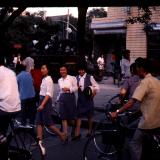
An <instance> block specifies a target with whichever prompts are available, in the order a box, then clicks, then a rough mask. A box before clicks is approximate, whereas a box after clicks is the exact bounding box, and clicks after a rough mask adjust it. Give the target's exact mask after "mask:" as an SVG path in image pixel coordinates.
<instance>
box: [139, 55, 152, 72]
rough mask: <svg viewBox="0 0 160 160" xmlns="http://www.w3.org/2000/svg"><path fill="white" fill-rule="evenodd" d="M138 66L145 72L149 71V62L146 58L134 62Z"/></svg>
mask: <svg viewBox="0 0 160 160" xmlns="http://www.w3.org/2000/svg"><path fill="white" fill-rule="evenodd" d="M136 66H137V67H138V68H143V69H144V70H145V71H146V72H151V63H150V61H149V60H148V59H146V58H141V59H139V60H138V61H137V62H136Z"/></svg>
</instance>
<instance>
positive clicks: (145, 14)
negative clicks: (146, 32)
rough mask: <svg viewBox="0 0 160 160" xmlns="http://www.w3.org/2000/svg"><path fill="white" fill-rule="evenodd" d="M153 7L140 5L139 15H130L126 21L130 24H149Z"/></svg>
mask: <svg viewBox="0 0 160 160" xmlns="http://www.w3.org/2000/svg"><path fill="white" fill-rule="evenodd" d="M152 8H153V7H138V10H139V15H138V16H135V17H129V18H128V19H127V21H126V22H127V23H130V24H134V23H144V24H148V23H149V22H150V20H151V16H152V11H151V9H152ZM153 9H155V8H153Z"/></svg>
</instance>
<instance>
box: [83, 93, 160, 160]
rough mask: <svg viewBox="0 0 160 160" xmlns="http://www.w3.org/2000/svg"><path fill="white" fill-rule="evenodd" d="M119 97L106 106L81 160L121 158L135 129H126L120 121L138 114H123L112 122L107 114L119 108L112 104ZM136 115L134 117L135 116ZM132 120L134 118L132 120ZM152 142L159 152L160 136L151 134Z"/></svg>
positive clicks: (117, 105)
mask: <svg viewBox="0 0 160 160" xmlns="http://www.w3.org/2000/svg"><path fill="white" fill-rule="evenodd" d="M118 97H119V95H116V96H114V97H112V98H111V99H110V100H109V101H108V104H107V106H106V111H105V112H104V113H105V119H103V120H101V121H100V122H99V123H98V125H97V126H96V127H95V129H94V130H93V132H92V136H91V137H90V138H89V139H88V140H87V142H86V144H85V146H84V149H83V160H98V159H107V160H113V159H115V160H117V159H118V158H120V157H121V154H122V151H123V149H124V142H125V140H126V138H128V139H131V138H132V136H133V134H134V131H135V129H136V128H133V129H131V128H128V127H127V126H126V125H125V124H124V123H123V122H122V121H121V119H122V118H123V117H125V116H130V117H131V119H132V118H133V117H136V118H137V117H139V116H140V114H139V113H138V114H137V113H136V114H135V113H133V112H125V113H123V114H119V116H118V118H117V120H116V121H112V120H111V118H110V115H109V114H108V112H109V111H110V110H112V111H114V110H116V109H118V108H119V106H120V104H118V103H114V104H113V103H112V102H113V101H114V100H115V99H116V98H118ZM135 115H136V116H135ZM133 119H134V118H133ZM150 137H151V139H152V142H154V145H155V146H156V147H155V148H156V149H158V150H160V136H158V135H156V134H152V135H151V136H150Z"/></svg>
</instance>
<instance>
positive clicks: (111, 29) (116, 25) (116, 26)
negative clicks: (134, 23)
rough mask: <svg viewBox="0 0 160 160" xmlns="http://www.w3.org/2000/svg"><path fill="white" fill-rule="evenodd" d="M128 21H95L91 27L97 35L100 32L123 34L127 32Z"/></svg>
mask: <svg viewBox="0 0 160 160" xmlns="http://www.w3.org/2000/svg"><path fill="white" fill-rule="evenodd" d="M126 25H127V24H126V22H125V21H113V22H102V21H93V22H92V23H91V25H90V28H91V29H92V30H93V33H94V34H95V35H99V34H101V35H102V34H119V33H120V34H121V33H126Z"/></svg>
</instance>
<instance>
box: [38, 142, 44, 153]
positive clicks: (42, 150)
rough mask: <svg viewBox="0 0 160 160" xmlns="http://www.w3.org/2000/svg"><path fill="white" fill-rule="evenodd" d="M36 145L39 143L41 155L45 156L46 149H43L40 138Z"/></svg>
mask: <svg viewBox="0 0 160 160" xmlns="http://www.w3.org/2000/svg"><path fill="white" fill-rule="evenodd" d="M38 145H39V147H40V150H41V153H42V155H43V156H45V155H46V149H45V147H44V145H43V142H42V140H40V141H39V142H38Z"/></svg>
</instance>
